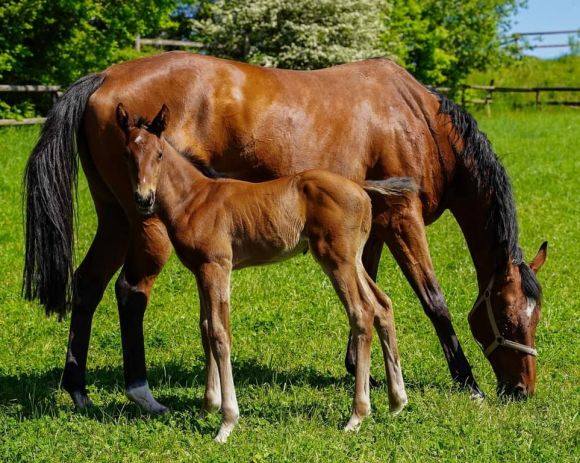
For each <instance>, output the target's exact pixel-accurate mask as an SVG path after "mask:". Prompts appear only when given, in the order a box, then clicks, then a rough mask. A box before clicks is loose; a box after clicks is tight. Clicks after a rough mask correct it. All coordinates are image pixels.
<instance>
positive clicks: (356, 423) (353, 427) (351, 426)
mask: <svg viewBox="0 0 580 463" xmlns="http://www.w3.org/2000/svg"><path fill="white" fill-rule="evenodd" d="M361 423H362V419H361V418H360V417H358V416H355V415H353V416H352V417H351V418H350V420H348V423H346V426H345V427H344V432H358V431H359V430H360V425H361Z"/></svg>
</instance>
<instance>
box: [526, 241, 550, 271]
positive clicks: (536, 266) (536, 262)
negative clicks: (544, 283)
mask: <svg viewBox="0 0 580 463" xmlns="http://www.w3.org/2000/svg"><path fill="white" fill-rule="evenodd" d="M546 257H548V242H547V241H544V242H543V243H542V245H541V246H540V250H539V251H538V253H537V254H536V257H534V259H533V260H532V261H531V262H530V268H531V269H532V270H533V271H534V273H538V270H540V268H541V267H542V265H544V262H546Z"/></svg>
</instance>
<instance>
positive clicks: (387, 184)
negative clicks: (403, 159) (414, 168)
mask: <svg viewBox="0 0 580 463" xmlns="http://www.w3.org/2000/svg"><path fill="white" fill-rule="evenodd" d="M363 188H364V189H365V191H366V192H367V193H379V194H381V195H383V196H403V195H404V194H405V193H416V192H417V191H419V186H418V185H417V182H415V179H414V178H413V177H391V178H388V179H386V180H367V181H365V182H364V183H363Z"/></svg>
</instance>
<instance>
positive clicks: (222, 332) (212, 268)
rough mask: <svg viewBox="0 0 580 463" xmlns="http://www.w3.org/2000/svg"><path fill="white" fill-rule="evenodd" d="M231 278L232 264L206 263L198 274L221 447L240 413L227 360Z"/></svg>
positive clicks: (228, 353) (218, 439) (229, 340)
mask: <svg viewBox="0 0 580 463" xmlns="http://www.w3.org/2000/svg"><path fill="white" fill-rule="evenodd" d="M230 274H231V264H230V263H227V264H218V263H208V264H204V265H202V266H201V268H200V269H199V272H198V281H199V289H200V293H202V294H203V296H202V298H203V300H205V301H207V307H208V309H209V312H208V334H209V341H210V348H211V353H212V354H213V356H214V357H215V361H216V363H217V370H218V374H219V381H220V388H221V399H222V400H221V406H222V414H223V416H222V424H221V427H220V430H219V432H218V434H217V435H216V437H215V440H216V442H220V443H224V442H226V441H227V439H228V437H229V435H230V433H231V432H232V430H233V429H234V427H235V425H236V424H237V422H238V419H239V416H240V411H239V408H238V400H237V398H236V391H235V387H234V377H233V373H232V363H231V359H230V351H231V339H230V318H229V316H230Z"/></svg>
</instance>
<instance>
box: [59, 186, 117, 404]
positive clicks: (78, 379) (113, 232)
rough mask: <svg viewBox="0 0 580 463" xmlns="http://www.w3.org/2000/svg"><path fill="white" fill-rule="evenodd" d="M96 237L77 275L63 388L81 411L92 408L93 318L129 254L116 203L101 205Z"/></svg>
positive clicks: (98, 209) (98, 203) (98, 206)
mask: <svg viewBox="0 0 580 463" xmlns="http://www.w3.org/2000/svg"><path fill="white" fill-rule="evenodd" d="M95 206H96V208H97V214H98V216H99V225H98V228H97V233H96V235H95V238H94V239H93V243H92V244H91V247H90V249H89V252H88V253H87V255H86V256H85V258H84V259H83V262H82V263H81V265H80V266H79V268H78V269H77V271H76V272H75V277H74V289H75V293H74V301H73V307H72V314H71V320H70V331H69V339H68V349H67V353H66V363H65V367H64V373H63V377H62V387H63V389H65V390H66V391H67V392H68V393H69V394H70V395H71V397H72V399H73V402H74V404H75V405H76V406H77V407H78V408H84V407H86V406H87V405H90V404H91V401H90V399H89V396H88V395H87V390H86V378H85V376H86V365H87V353H88V349H89V339H90V336H91V325H92V321H93V314H94V313H95V309H96V308H97V305H98V304H99V302H100V301H101V299H102V297H103V292H104V291H105V288H106V287H107V284H108V283H109V281H110V279H111V277H112V276H113V274H114V273H115V272H116V271H117V270H118V268H119V267H120V266H121V264H122V263H123V259H124V257H125V253H126V252H127V219H126V217H125V214H124V213H123V211H122V209H121V208H120V207H119V206H118V205H117V204H116V203H106V204H105V203H100V202H98V201H97V199H96V198H95Z"/></svg>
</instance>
